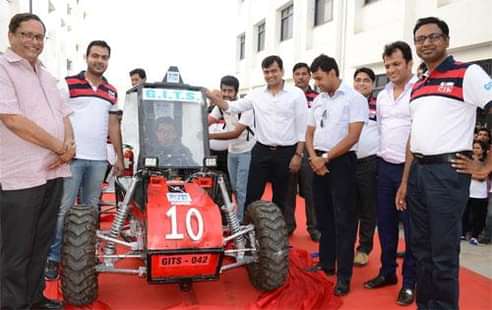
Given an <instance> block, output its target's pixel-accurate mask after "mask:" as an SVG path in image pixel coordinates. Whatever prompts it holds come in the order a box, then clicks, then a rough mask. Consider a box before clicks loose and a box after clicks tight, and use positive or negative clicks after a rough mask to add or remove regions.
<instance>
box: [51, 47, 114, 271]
mask: <svg viewBox="0 0 492 310" xmlns="http://www.w3.org/2000/svg"><path fill="white" fill-rule="evenodd" d="M110 54H111V48H110V47H109V45H108V44H107V43H106V42H104V41H92V42H91V43H90V44H89V46H88V47H87V54H86V61H87V71H82V72H80V73H79V74H77V75H75V76H69V77H66V78H65V80H66V86H65V87H66V89H65V90H64V93H65V95H66V96H67V97H68V98H67V100H68V104H69V106H70V107H71V108H72V109H73V111H74V113H73V114H72V115H71V116H70V120H71V121H72V126H73V131H74V136H75V145H76V149H77V151H76V154H75V158H74V160H73V161H72V162H71V164H70V170H71V171H72V177H70V178H65V179H64V182H63V198H62V202H61V206H60V212H59V213H58V222H57V227H56V234H55V236H54V240H53V243H52V245H51V248H50V252H49V254H48V263H47V267H46V277H47V278H48V279H54V278H56V277H57V275H58V264H59V262H60V259H61V245H62V240H63V222H64V218H65V214H66V212H67V211H68V209H70V208H71V207H72V206H73V205H74V203H75V200H76V198H77V194H79V193H80V203H81V204H86V205H89V206H91V207H94V208H98V203H99V195H100V194H101V183H102V181H103V179H104V175H105V173H106V168H107V161H106V160H107V147H106V144H107V137H108V134H109V138H110V139H111V143H112V144H113V147H114V150H115V152H116V157H117V159H116V163H115V165H114V167H113V169H114V174H115V175H119V174H120V173H121V172H122V171H123V161H122V160H123V151H122V148H121V133H120V122H119V118H118V113H119V111H120V109H119V108H118V105H117V93H116V89H115V88H114V86H112V85H111V84H109V83H108V82H107V80H106V79H105V78H104V77H103V74H104V72H105V71H106V69H107V67H108V62H109V57H110Z"/></svg>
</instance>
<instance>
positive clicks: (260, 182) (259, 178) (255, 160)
mask: <svg viewBox="0 0 492 310" xmlns="http://www.w3.org/2000/svg"><path fill="white" fill-rule="evenodd" d="M295 152H296V147H295V145H294V146H284V147H277V148H271V147H268V146H265V145H262V144H259V143H256V145H255V146H254V147H253V150H252V151H251V162H250V165H249V175H248V188H247V192H246V206H245V208H247V206H248V205H249V204H250V203H252V202H254V201H256V200H259V199H261V196H262V195H263V192H264V191H265V185H266V182H267V181H270V182H271V183H272V194H273V197H272V201H273V202H274V203H275V204H276V205H277V206H278V207H279V208H280V210H282V212H283V210H284V204H285V198H286V196H287V189H288V185H289V163H290V160H291V159H292V157H293V156H294V154H295ZM245 210H246V209H245Z"/></svg>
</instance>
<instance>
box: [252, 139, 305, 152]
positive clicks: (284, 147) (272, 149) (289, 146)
mask: <svg viewBox="0 0 492 310" xmlns="http://www.w3.org/2000/svg"><path fill="white" fill-rule="evenodd" d="M256 144H258V145H259V146H261V147H264V148H267V149H269V150H271V151H275V150H278V149H287V148H291V147H295V146H297V144H292V145H266V144H263V143H260V142H258V141H256Z"/></svg>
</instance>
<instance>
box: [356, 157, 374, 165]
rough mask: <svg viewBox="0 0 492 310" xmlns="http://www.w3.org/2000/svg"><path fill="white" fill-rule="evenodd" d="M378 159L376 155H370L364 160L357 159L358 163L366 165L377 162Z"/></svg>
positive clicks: (363, 158)
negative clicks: (373, 161) (367, 162)
mask: <svg viewBox="0 0 492 310" xmlns="http://www.w3.org/2000/svg"><path fill="white" fill-rule="evenodd" d="M376 157H377V156H376V155H369V156H366V157H362V158H359V159H357V162H358V163H364V162H366V161H371V160H375V159H376Z"/></svg>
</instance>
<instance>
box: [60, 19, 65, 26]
mask: <svg viewBox="0 0 492 310" xmlns="http://www.w3.org/2000/svg"><path fill="white" fill-rule="evenodd" d="M65 25H66V23H65V20H64V19H63V18H62V19H61V20H60V27H62V28H63V27H65Z"/></svg>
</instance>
